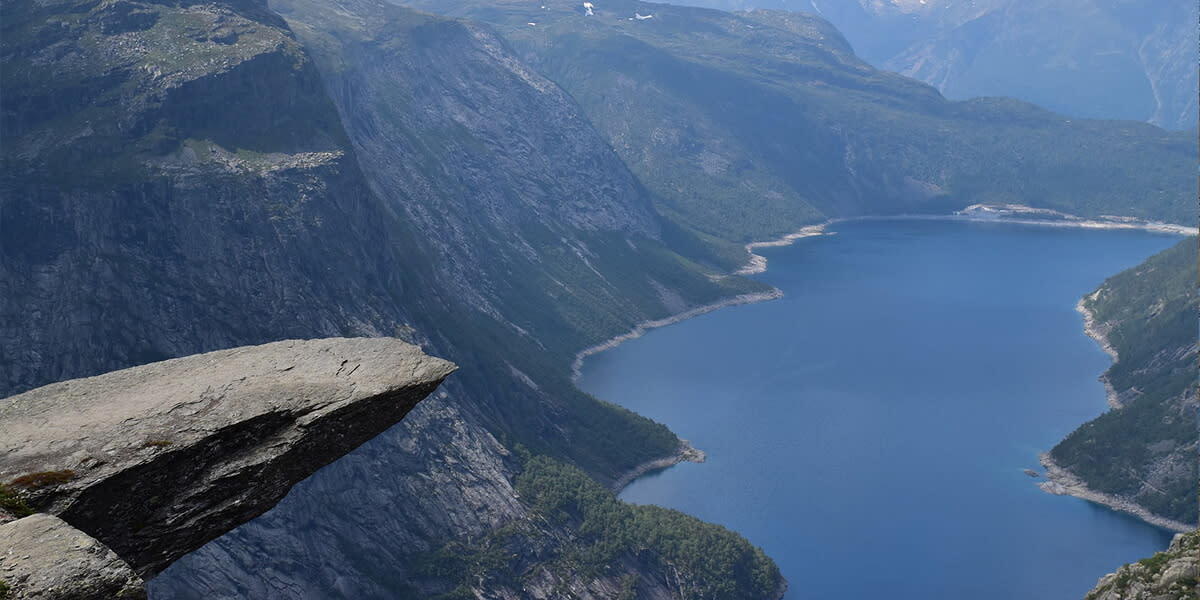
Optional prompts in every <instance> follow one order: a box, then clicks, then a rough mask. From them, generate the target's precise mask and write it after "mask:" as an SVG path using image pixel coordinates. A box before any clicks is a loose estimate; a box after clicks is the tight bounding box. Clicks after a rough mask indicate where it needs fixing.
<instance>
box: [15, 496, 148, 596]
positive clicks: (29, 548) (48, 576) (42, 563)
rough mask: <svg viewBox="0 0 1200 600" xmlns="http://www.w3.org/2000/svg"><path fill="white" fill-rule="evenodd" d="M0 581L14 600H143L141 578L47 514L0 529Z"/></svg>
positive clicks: (90, 539)
mask: <svg viewBox="0 0 1200 600" xmlns="http://www.w3.org/2000/svg"><path fill="white" fill-rule="evenodd" d="M0 581H3V582H4V583H5V585H7V586H8V588H9V589H8V594H9V595H8V596H7V597H9V598H12V599H13V600H25V599H30V600H32V599H35V598H36V599H38V600H68V599H70V600H92V599H96V600H100V599H109V598H122V599H125V598H128V599H131V600H136V599H139V598H145V597H146V590H145V587H144V585H143V583H142V578H141V577H138V576H137V574H136V573H134V572H133V569H131V568H130V567H129V565H128V564H126V563H125V561H123V560H121V557H119V556H117V555H116V553H115V552H113V551H112V550H110V549H108V547H107V546H105V545H104V544H102V543H100V542H98V541H96V539H95V538H93V537H91V536H89V535H88V534H86V533H84V532H82V531H79V530H78V529H75V528H74V527H71V526H70V525H68V524H66V523H65V522H63V520H62V519H59V518H58V517H54V516H51V515H46V514H35V515H30V516H28V517H25V518H23V519H18V520H16V521H13V522H11V523H5V524H4V525H0Z"/></svg>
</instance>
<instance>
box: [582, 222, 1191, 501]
mask: <svg viewBox="0 0 1200 600" xmlns="http://www.w3.org/2000/svg"><path fill="white" fill-rule="evenodd" d="M982 206H983V205H974V206H970V207H967V209H966V210H970V209H973V208H979V207H982ZM1002 209H1003V210H1008V211H1016V212H1020V211H1025V210H1027V211H1028V212H1030V213H1032V214H1053V215H1055V216H1059V217H1062V219H1063V220H1059V219H1053V220H1051V219H1009V218H1005V217H1003V216H977V215H972V214H953V215H892V216H868V217H845V218H837V219H829V220H826V221H824V222H822V223H816V224H813V225H806V226H804V227H801V228H800V229H799V230H798V231H795V232H793V233H789V234H787V235H784V236H782V237H780V238H777V239H774V240H767V241H763V242H750V243H749V244H746V252H748V253H750V258H749V260H747V262H746V264H745V265H743V266H742V267H741V268H740V269H738V270H737V271H734V273H733V274H734V275H757V274H759V273H763V272H765V271H766V270H767V258H766V257H765V256H762V255H760V254H755V253H754V250H755V249H756V248H777V247H781V246H790V245H792V243H793V242H795V241H796V240H799V239H803V238H807V237H815V236H821V235H832V234H831V233H829V232H827V231H826V230H825V229H826V228H827V227H829V226H830V225H833V224H835V223H848V222H855V221H886V220H911V221H974V222H982V223H1013V224H1017V225H1038V226H1046V227H1074V228H1084V229H1142V230H1146V231H1154V232H1158V233H1172V234H1178V235H1197V233H1200V229H1197V228H1195V227H1187V226H1185V225H1176V224H1173V223H1148V222H1143V221H1137V220H1134V219H1113V220H1107V219H1105V220H1084V219H1082V218H1080V217H1076V216H1074V215H1068V214H1065V213H1059V212H1055V211H1050V210H1044V209H1033V208H1030V207H1027V206H1022V205H1008V206H1005V207H1002ZM963 212H965V211H963ZM781 297H783V292H782V291H780V290H778V289H775V290H772V291H770V292H761V293H757V294H742V295H740V296H735V297H733V298H729V299H726V300H722V301H719V302H714V303H712V304H705V305H703V306H698V307H696V308H692V309H690V310H686V311H684V312H681V313H678V314H675V315H671V316H669V317H664V318H662V319H655V320H651V321H643V322H641V323H638V324H637V325H635V326H634V328H633V329H631V330H629V331H628V332H627V333H623V334H621V335H618V336H616V337H614V338H611V339H609V340H606V341H604V342H601V343H599V344H596V345H594V346H589V347H587V348H584V349H583V350H580V351H579V353H578V354H576V355H575V361H574V362H573V363H571V380H572V381H574V382H578V381H579V377H580V375H581V373H582V370H583V361H584V359H586V358H587V357H589V356H591V355H593V354H596V353H598V352H603V351H605V350H609V349H612V348H616V347H617V346H620V345H621V344H622V343H623V342H627V341H629V340H632V339H637V338H639V337H641V336H642V335H643V334H645V333H646V332H647V331H649V330H651V329H656V328H658V327H665V326H667V325H671V324H674V323H678V322H680V321H683V320H685V319H690V318H692V317H696V316H699V315H702V314H705V313H708V312H712V311H714V310H717V309H719V308H725V307H726V306H737V305H739V304H750V303H752V302H762V301H764V300H774V299H776V298H781ZM1114 360H1115V359H1114ZM1102 381H1104V384H1105V386H1106V389H1110V388H1111V385H1110V384H1109V383H1108V382H1107V381H1105V380H1102ZM1115 396H1116V392H1115V390H1114V391H1113V392H1111V394H1110V398H1115ZM1113 401H1114V400H1110V401H1109V402H1110V405H1111V403H1112V402H1113ZM688 447H689V448H691V446H690V445H689V446H688ZM693 450H695V449H694V448H693ZM695 451H696V452H700V454H701V455H703V452H702V451H700V450H695ZM678 454H679V453H678V452H677V453H676V454H674V455H671V456H665V457H662V458H657V459H653V460H649V461H646V462H645V463H642V464H640V465H638V466H636V467H634V468H633V469H630V470H629V471H628V472H626V473H624V474H623V475H621V477H619V478H617V482H618V483H620V485H613V486H612V488H613V492H614V493H617V492H620V491H621V489H623V488H624V487H625V486H626V485H629V483H630V482H632V481H633V480H634V479H636V478H637V477H639V476H641V475H644V474H645V473H647V472H649V471H652V470H656V469H660V468H666V467H669V466H671V465H675V464H678V463H680V462H682V461H683V460H684V459H681V458H677V456H678ZM697 462H702V461H697ZM659 463H665V464H662V465H661V466H656V465H659Z"/></svg>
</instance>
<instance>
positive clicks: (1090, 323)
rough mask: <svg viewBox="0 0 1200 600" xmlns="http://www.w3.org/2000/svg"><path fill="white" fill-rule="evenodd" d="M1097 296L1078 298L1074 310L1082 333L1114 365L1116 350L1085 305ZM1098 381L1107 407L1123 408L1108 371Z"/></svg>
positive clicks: (1097, 293) (1095, 293)
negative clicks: (1079, 316)
mask: <svg viewBox="0 0 1200 600" xmlns="http://www.w3.org/2000/svg"><path fill="white" fill-rule="evenodd" d="M1099 294H1100V290H1096V291H1095V292H1092V293H1091V294H1088V295H1087V296H1085V297H1083V298H1080V300H1079V302H1078V303H1077V304H1076V305H1075V310H1076V311H1078V312H1079V314H1081V315H1083V332H1084V333H1085V334H1087V336H1088V337H1090V338H1092V340H1093V341H1095V342H1096V344H1097V345H1099V346H1100V349H1101V350H1104V352H1105V353H1106V354H1108V355H1109V356H1110V357H1111V358H1112V362H1113V364H1114V365H1115V364H1117V361H1119V360H1120V357H1119V356H1117V349H1116V348H1114V347H1113V345H1112V343H1111V342H1109V341H1108V334H1107V333H1106V332H1103V331H1101V330H1100V327H1099V326H1098V324H1097V323H1096V315H1094V314H1092V311H1090V310H1088V307H1087V306H1086V305H1085V304H1086V302H1087V301H1088V300H1089V299H1090V300H1095V299H1096V297H1097V296H1098V295H1099ZM1109 368H1110V369H1111V368H1112V367H1111V366H1110V367H1109ZM1098 379H1099V380H1100V383H1103V384H1104V395H1105V399H1106V400H1107V401H1108V407H1109V408H1111V409H1113V410H1116V409H1118V408H1123V407H1124V406H1125V403H1124V402H1121V398H1120V396H1119V395H1118V394H1117V388H1115V387H1113V384H1112V382H1111V381H1109V380H1108V371H1105V372H1104V373H1101V374H1100V377H1099V378H1098Z"/></svg>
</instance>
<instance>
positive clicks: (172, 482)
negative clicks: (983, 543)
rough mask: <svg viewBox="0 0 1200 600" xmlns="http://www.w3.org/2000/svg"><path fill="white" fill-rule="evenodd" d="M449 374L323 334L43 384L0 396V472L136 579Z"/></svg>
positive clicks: (420, 360) (366, 341) (429, 363)
mask: <svg viewBox="0 0 1200 600" xmlns="http://www.w3.org/2000/svg"><path fill="white" fill-rule="evenodd" d="M454 369H455V367H454V365H452V364H451V363H449V362H447V361H444V360H441V359H437V358H432V357H429V356H427V355H425V354H423V353H422V352H421V351H420V349H419V348H417V347H416V346H412V345H410V344H407V343H405V342H403V341H401V340H397V339H392V338H358V339H350V338H333V339H320V340H308V341H283V342H276V343H272V344H266V345H262V346H250V347H243V348H235V349H232V350H222V351H217V352H210V353H207V354H200V355H194V356H189V357H185V358H179V359H174V360H168V361H164V362H159V363H153V364H149V365H144V366H140V367H134V368H130V369H125V370H122V371H116V372H112V373H108V374H105V375H100V376H97V377H91V378H87V379H77V380H72V381H66V382H61V383H56V384H52V385H48V386H45V387H41V388H38V389H35V390H32V391H29V392H26V393H24V394H19V395H17V396H12V397H10V398H8V399H6V400H4V401H2V402H0V428H2V429H3V430H4V432H5V436H4V438H3V439H2V440H0V481H6V482H11V483H9V485H10V487H12V488H16V489H21V490H24V491H25V494H26V499H27V502H28V503H29V504H30V505H31V506H33V507H34V508H35V509H37V510H41V511H45V512H49V513H51V514H55V515H57V516H59V517H60V518H61V519H62V520H63V521H65V522H66V523H68V524H70V525H71V526H73V527H74V528H76V529H79V530H81V531H83V532H84V533H86V534H87V535H89V536H91V537H93V538H95V539H96V540H98V541H99V542H100V543H102V544H103V545H104V546H106V547H107V548H111V550H112V551H113V552H115V553H116V554H117V555H118V556H120V557H121V558H122V559H123V560H125V561H126V562H128V563H129V565H130V566H131V567H132V569H133V570H134V571H136V572H137V573H138V574H139V575H142V576H152V575H154V574H156V573H157V572H159V571H161V570H162V569H163V568H165V567H166V566H167V565H169V564H170V563H171V562H173V561H174V560H175V559H177V558H179V557H180V556H182V555H184V554H186V553H187V552H190V551H192V550H195V549H196V548H199V547H200V546H201V545H203V544H204V543H205V542H207V541H209V540H211V539H213V538H215V537H217V536H219V535H221V534H223V533H225V532H226V531H229V530H231V529H233V528H234V527H236V526H237V525H240V524H242V523H244V522H246V521H249V520H250V519H252V518H254V517H256V516H258V515H260V514H262V513H263V512H265V511H266V510H267V509H269V508H271V507H272V506H274V505H275V504H276V503H277V502H278V501H279V500H280V499H281V498H283V496H284V495H285V494H287V492H288V490H289V489H290V488H291V487H292V485H293V484H295V483H296V482H297V481H299V480H301V479H303V478H305V477H307V476H308V475H310V474H312V473H313V472H314V471H316V470H317V469H319V468H321V467H323V466H325V465H326V464H328V463H330V462H332V461H333V460H335V459H337V458H339V457H340V456H342V455H343V454H345V453H347V452H349V451H351V450H353V449H354V448H356V447H357V446H359V445H360V444H362V443H363V442H365V441H367V440H369V439H371V438H373V437H375V436H376V435H378V434H379V433H381V432H382V431H383V430H385V429H387V428H389V427H390V426H392V425H393V424H395V423H396V422H398V421H399V420H400V419H402V418H403V417H404V415H405V414H406V413H408V411H409V410H410V409H411V408H412V407H413V406H415V405H416V404H417V402H419V401H420V400H421V399H423V398H425V397H426V396H427V395H428V394H429V393H431V392H432V391H433V390H434V389H435V388H436V387H437V386H438V385H439V384H440V383H441V381H442V380H443V379H444V378H445V377H446V376H447V375H449V374H450V373H451V372H452V371H453V370H454ZM31 518H33V519H41V521H37V522H43V521H44V517H41V516H38V515H34V516H32V517H26V519H21V520H20V521H25V520H27V519H31ZM20 521H18V522H20ZM21 527H22V528H25V527H32V525H22V526H21ZM30 539H34V538H32V537H31V538H30ZM23 554H29V553H28V552H24V551H23V550H22V549H16V550H15V551H13V552H10V553H9V554H8V556H9V559H6V561H10V562H11V560H15V559H12V558H11V557H12V556H13V555H23ZM7 564H9V563H8V562H6V565H7ZM6 568H7V566H6ZM6 578H7V576H6ZM10 583H11V582H10Z"/></svg>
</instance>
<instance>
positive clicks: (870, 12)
mask: <svg viewBox="0 0 1200 600" xmlns="http://www.w3.org/2000/svg"><path fill="white" fill-rule="evenodd" d="M680 3H682V4H695V5H699V6H708V7H713V8H721V9H724V10H744V9H750V8H770V9H785V10H794V11H807V12H814V13H817V14H819V15H821V16H822V17H825V18H826V19H828V20H830V21H831V22H833V24H834V25H836V26H837V27H838V29H839V30H841V31H842V33H843V34H845V36H846V38H847V39H849V41H850V43H851V45H853V46H854V50H855V52H856V53H857V54H858V55H859V56H861V57H863V58H864V59H865V60H867V61H868V62H870V63H872V64H874V65H876V66H880V67H883V68H886V69H889V70H892V71H896V72H898V73H902V74H905V75H909V76H912V77H915V78H917V79H920V80H922V81H925V82H927V83H930V84H931V85H934V86H935V87H937V88H938V90H939V91H941V92H942V93H943V94H945V95H946V96H947V97H949V98H954V99H964V98H969V97H974V96H1012V97H1016V98H1020V99H1022V100H1027V101H1030V102H1033V103H1035V104H1038V105H1041V106H1044V107H1046V108H1049V109H1051V110H1053V111H1056V112H1060V113H1063V114H1067V115H1072V116H1077V117H1089V118H1103V119H1135V120H1141V121H1150V122H1151V123H1154V124H1156V125H1160V126H1162V127H1166V128H1168V129H1189V128H1192V127H1195V126H1196V124H1197V83H1198V82H1197V69H1196V46H1197V39H1198V33H1197V27H1196V23H1197V19H1198V18H1200V14H1198V9H1197V3H1195V2H1188V1H1185V0H1154V1H1151V2H1135V1H1133V0H971V1H964V0H928V1H925V2H922V1H921V0H890V1H888V2H884V1H880V0H687V1H682V2H680Z"/></svg>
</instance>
